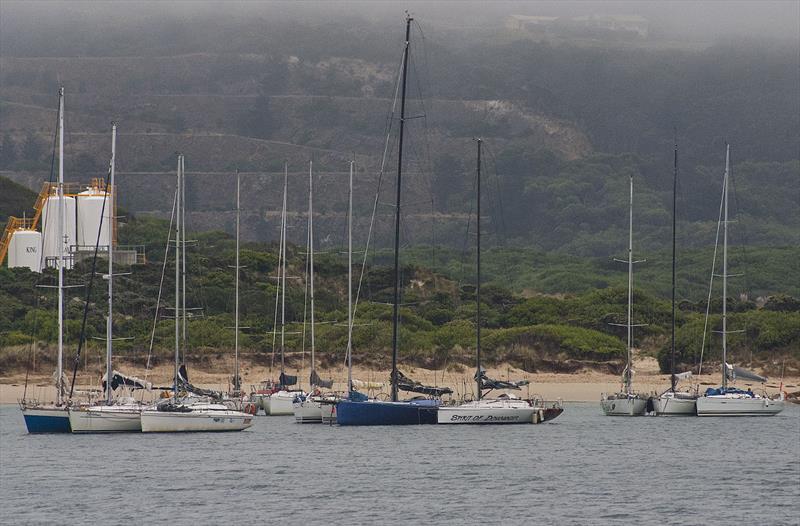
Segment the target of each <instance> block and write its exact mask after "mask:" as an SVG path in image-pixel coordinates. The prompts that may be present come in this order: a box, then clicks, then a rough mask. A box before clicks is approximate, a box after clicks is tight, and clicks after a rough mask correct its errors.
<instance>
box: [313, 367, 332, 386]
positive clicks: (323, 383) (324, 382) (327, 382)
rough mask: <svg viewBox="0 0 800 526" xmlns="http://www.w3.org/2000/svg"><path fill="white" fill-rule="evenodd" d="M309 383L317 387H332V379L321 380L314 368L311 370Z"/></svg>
mask: <svg viewBox="0 0 800 526" xmlns="http://www.w3.org/2000/svg"><path fill="white" fill-rule="evenodd" d="M311 385H316V386H317V387H322V388H325V389H330V388H332V387H333V380H323V379H322V378H320V377H319V375H318V374H317V371H316V369H315V370H313V371H311Z"/></svg>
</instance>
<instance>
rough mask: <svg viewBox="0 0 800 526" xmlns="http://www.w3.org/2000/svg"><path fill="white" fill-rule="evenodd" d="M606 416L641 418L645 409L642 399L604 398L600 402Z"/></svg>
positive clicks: (645, 403) (644, 401) (644, 402)
mask: <svg viewBox="0 0 800 526" xmlns="http://www.w3.org/2000/svg"><path fill="white" fill-rule="evenodd" d="M600 405H601V406H602V408H603V413H605V414H606V415H607V416H642V415H644V410H645V409H646V408H647V400H645V399H644V398H606V399H604V400H601V401H600Z"/></svg>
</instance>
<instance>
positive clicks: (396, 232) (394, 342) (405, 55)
mask: <svg viewBox="0 0 800 526" xmlns="http://www.w3.org/2000/svg"><path fill="white" fill-rule="evenodd" d="M412 20H413V18H411V16H406V42H405V51H404V52H403V88H402V92H401V98H400V141H399V144H398V151H397V200H396V203H395V216H394V309H393V319H392V401H393V402H397V328H398V325H399V322H400V189H401V188H402V186H401V181H402V175H403V131H404V129H405V124H406V76H407V72H408V51H409V46H408V44H409V40H410V39H411V21H412Z"/></svg>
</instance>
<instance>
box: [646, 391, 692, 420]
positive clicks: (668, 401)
mask: <svg viewBox="0 0 800 526" xmlns="http://www.w3.org/2000/svg"><path fill="white" fill-rule="evenodd" d="M653 406H654V408H655V412H656V415H658V416H695V415H696V414H697V399H696V398H680V397H674V396H664V395H662V396H659V397H658V398H656V399H655V400H653Z"/></svg>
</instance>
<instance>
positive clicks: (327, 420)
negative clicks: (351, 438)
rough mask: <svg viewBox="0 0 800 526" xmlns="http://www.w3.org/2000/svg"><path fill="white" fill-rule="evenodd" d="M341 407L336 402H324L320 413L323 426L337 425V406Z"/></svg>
mask: <svg viewBox="0 0 800 526" xmlns="http://www.w3.org/2000/svg"><path fill="white" fill-rule="evenodd" d="M337 405H339V401H336V402H322V403H321V404H320V408H319V412H320V417H321V418H322V423H323V424H335V423H336V406H337Z"/></svg>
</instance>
